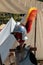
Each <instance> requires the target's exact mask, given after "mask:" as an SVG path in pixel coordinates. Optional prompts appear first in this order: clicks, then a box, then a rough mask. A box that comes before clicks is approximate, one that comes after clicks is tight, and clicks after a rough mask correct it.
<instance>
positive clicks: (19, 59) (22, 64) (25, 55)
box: [12, 24, 37, 65]
mask: <svg viewBox="0 0 43 65" xmlns="http://www.w3.org/2000/svg"><path fill="white" fill-rule="evenodd" d="M12 34H13V35H14V37H15V38H16V40H17V41H18V42H19V46H17V47H16V48H15V49H14V51H15V56H16V64H17V65H37V62H36V58H35V56H34V54H33V55H31V54H32V53H30V51H31V50H32V49H33V48H30V46H28V47H27V48H26V47H25V45H26V44H24V42H25V40H27V39H28V37H27V36H26V34H27V33H26V28H25V27H24V26H23V25H20V24H19V25H18V24H16V26H15V28H14V30H13V32H12ZM30 55H31V56H30ZM29 56H30V57H29ZM31 57H34V59H35V61H34V62H35V63H34V62H33V61H32V59H31ZM27 59H28V60H27Z"/></svg>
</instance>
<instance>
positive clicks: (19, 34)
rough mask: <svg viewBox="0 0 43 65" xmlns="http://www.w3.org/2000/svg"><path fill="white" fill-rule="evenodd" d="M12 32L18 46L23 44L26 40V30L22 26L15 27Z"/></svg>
mask: <svg viewBox="0 0 43 65" xmlns="http://www.w3.org/2000/svg"><path fill="white" fill-rule="evenodd" d="M13 32H14V36H15V38H16V39H17V41H18V42H19V44H20V45H22V44H23V43H24V42H25V40H27V36H26V29H25V27H24V26H22V25H18V26H16V27H15V29H14V31H13Z"/></svg>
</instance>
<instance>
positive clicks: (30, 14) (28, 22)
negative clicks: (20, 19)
mask: <svg viewBox="0 0 43 65" xmlns="http://www.w3.org/2000/svg"><path fill="white" fill-rule="evenodd" d="M36 15H37V9H36V8H34V7H33V8H30V10H29V12H28V15H27V18H26V25H25V27H26V30H27V33H29V32H30V30H31V28H32V23H33V20H34V19H35V18H36Z"/></svg>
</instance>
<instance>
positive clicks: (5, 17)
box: [0, 13, 22, 25]
mask: <svg viewBox="0 0 43 65" xmlns="http://www.w3.org/2000/svg"><path fill="white" fill-rule="evenodd" d="M11 17H13V18H14V20H15V21H20V20H21V18H22V16H21V14H11V13H0V25H1V24H2V23H5V24H6V23H7V22H8V21H9V19H10V18H11Z"/></svg>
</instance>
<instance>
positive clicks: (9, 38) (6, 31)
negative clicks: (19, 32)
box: [0, 18, 16, 62]
mask: <svg viewBox="0 0 43 65" xmlns="http://www.w3.org/2000/svg"><path fill="white" fill-rule="evenodd" d="M15 24H16V22H15V21H14V20H13V18H11V19H10V20H9V21H8V23H7V24H6V26H5V27H4V28H3V29H2V30H1V32H0V54H1V57H2V61H3V62H4V61H5V59H6V57H7V56H8V53H9V49H10V48H12V46H13V44H14V42H15V41H16V39H15V38H14V36H13V35H11V32H12V31H13V29H14V28H15Z"/></svg>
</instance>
